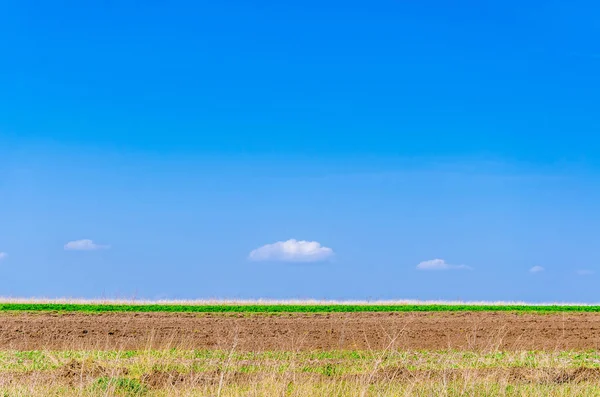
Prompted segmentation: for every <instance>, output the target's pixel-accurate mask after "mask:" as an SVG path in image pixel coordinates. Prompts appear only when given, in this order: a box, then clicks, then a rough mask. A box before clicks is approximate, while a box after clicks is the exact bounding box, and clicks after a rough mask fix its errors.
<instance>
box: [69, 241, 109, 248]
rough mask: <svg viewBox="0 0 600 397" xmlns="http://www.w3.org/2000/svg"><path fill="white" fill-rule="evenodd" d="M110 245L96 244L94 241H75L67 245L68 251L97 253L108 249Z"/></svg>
mask: <svg viewBox="0 0 600 397" xmlns="http://www.w3.org/2000/svg"><path fill="white" fill-rule="evenodd" d="M108 248H110V246H109V245H101V244H96V243H94V242H93V241H92V240H87V239H84V240H75V241H69V242H68V243H66V244H65V250H66V251H96V250H101V249H108Z"/></svg>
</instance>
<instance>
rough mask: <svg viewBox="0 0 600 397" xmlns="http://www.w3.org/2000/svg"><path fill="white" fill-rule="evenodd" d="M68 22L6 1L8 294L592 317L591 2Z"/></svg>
mask: <svg viewBox="0 0 600 397" xmlns="http://www.w3.org/2000/svg"><path fill="white" fill-rule="evenodd" d="M84 3H85V4H84ZM84 3H81V2H79V3H77V2H76V3H73V2H51V3H50V2H48V3H43V4H42V3H40V2H29V1H12V0H9V1H6V2H3V3H2V5H0V34H1V35H2V37H4V38H5V40H2V41H0V54H1V55H0V56H1V58H0V60H1V62H0V89H1V93H2V95H0V252H2V253H4V255H0V275H1V277H0V280H1V281H0V295H4V296H26V297H29V296H38V297H65V296H66V297H115V298H116V297H144V298H211V297H212V298H316V299H325V298H327V299H401V298H415V299H465V300H497V299H502V300H529V301H600V298H598V295H597V292H596V290H597V288H596V286H597V281H598V280H597V277H598V275H596V274H594V273H595V272H600V252H599V251H598V249H597V246H598V244H597V243H598V238H599V236H600V230H599V226H598V225H600V207H598V203H599V202H600V156H599V155H598V148H599V147H600V134H598V132H599V127H600V118H599V116H598V105H599V104H600V72H599V71H600V46H599V45H598V42H597V37H599V36H600V24H598V20H597V15H598V13H599V12H600V6H599V5H597V4H596V2H593V1H578V0H576V1H560V0H555V1H530V2H526V3H523V2H518V1H513V0H508V1H487V2H482V1H464V2H452V4H450V2H442V1H420V2H409V1H382V2H378V3H377V4H370V3H369V4H368V3H366V2H353V1H350V2H348V1H344V2H341V1H340V2H338V1H329V2H323V1H319V2H317V1H304V2H295V3H294V2H283V3H282V2H271V1H259V2H241V1H239V2H238V1H229V2H216V3H215V2H212V3H210V2H198V1H175V2H169V4H166V3H163V2H152V1H151V2H144V4H142V3H139V2H129V1H121V2H116V1H102V2H100V1H98V2H94V1H90V2H84ZM86 240H90V241H86ZM69 243H71V244H70V245H69ZM532 269H533V270H534V271H531V270H532Z"/></svg>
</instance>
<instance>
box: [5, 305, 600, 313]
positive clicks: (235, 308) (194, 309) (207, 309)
mask: <svg viewBox="0 0 600 397" xmlns="http://www.w3.org/2000/svg"><path fill="white" fill-rule="evenodd" d="M0 311H58V312H85V313H106V312H138V313H150V312H173V313H357V312H464V311H471V312H538V313H554V312H594V313H595V312H600V306H570V305H454V304H453V305H440V304H435V305H426V304H425V305H343V304H340V305H230V304H227V305H154V304H142V305H126V304H123V305H121V304H61V303H2V304H0Z"/></svg>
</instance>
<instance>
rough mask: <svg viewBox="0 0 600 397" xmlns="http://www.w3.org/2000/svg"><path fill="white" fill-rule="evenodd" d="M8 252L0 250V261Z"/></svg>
mask: <svg viewBox="0 0 600 397" xmlns="http://www.w3.org/2000/svg"><path fill="white" fill-rule="evenodd" d="M7 256H8V254H7V253H6V252H0V261H1V260H4V259H6V257H7Z"/></svg>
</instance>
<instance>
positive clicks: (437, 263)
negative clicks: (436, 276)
mask: <svg viewBox="0 0 600 397" xmlns="http://www.w3.org/2000/svg"><path fill="white" fill-rule="evenodd" d="M472 269H473V268H472V267H470V266H467V265H451V264H449V263H447V262H446V261H445V260H443V259H431V260H429V261H423V262H421V263H419V264H418V265H417V270H472Z"/></svg>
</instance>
